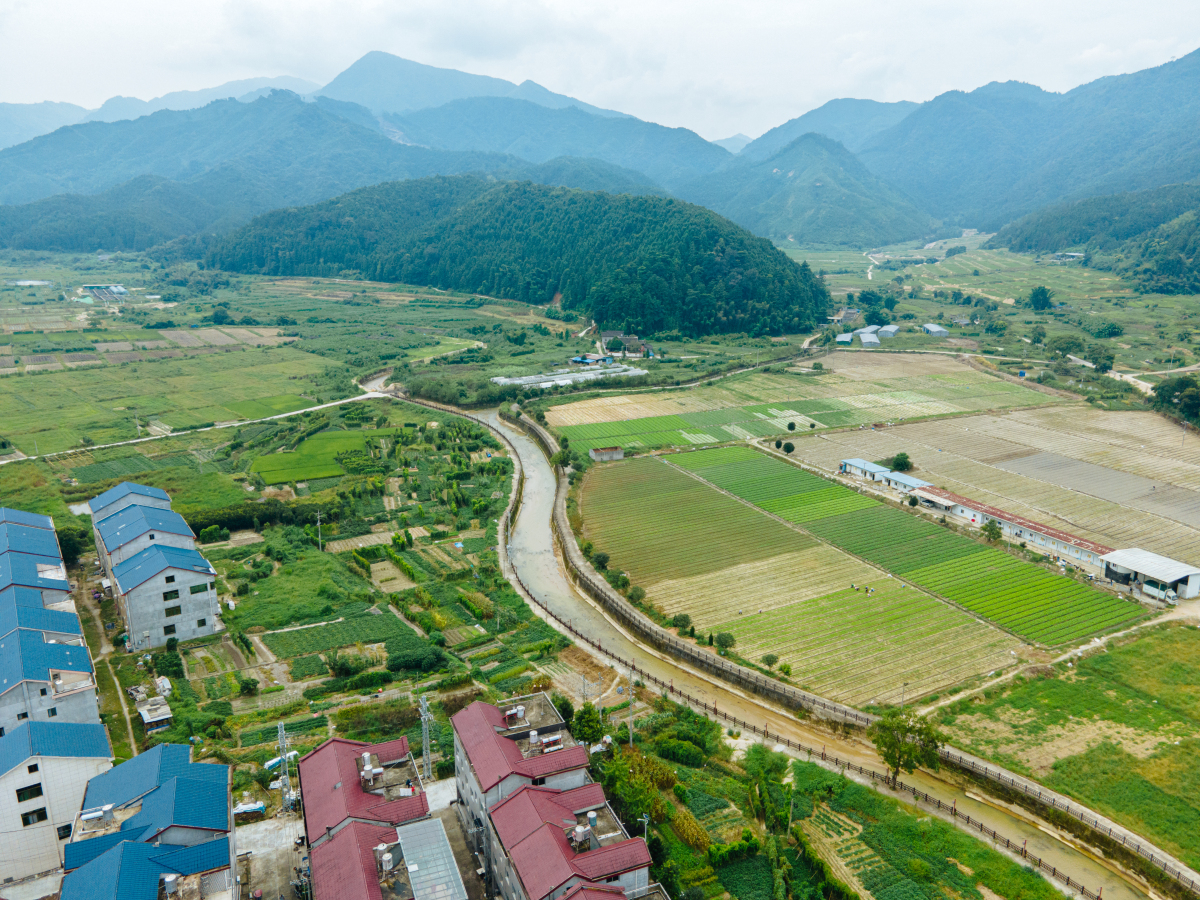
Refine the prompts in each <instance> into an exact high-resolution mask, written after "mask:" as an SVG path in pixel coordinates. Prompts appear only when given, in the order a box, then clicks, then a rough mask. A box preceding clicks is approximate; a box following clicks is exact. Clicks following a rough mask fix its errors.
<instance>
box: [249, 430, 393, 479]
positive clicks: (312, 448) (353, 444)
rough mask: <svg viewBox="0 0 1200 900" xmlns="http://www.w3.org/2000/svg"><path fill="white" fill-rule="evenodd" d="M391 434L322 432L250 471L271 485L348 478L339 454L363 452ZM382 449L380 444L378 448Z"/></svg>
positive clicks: (261, 459) (257, 462)
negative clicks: (369, 444)
mask: <svg viewBox="0 0 1200 900" xmlns="http://www.w3.org/2000/svg"><path fill="white" fill-rule="evenodd" d="M388 434H391V432H390V431H365V432H364V431H322V432H321V433H320V434H314V435H313V436H312V437H310V438H305V439H304V440H303V441H301V442H300V444H299V445H298V446H297V447H296V449H295V450H293V451H291V452H288V453H272V454H270V455H268V456H260V457H258V459H256V460H254V465H253V466H251V467H250V469H251V471H252V472H257V473H258V474H260V475H262V477H263V480H264V481H266V483H267V484H286V483H287V482H289V481H308V480H310V479H313V478H332V477H334V476H336V475H344V474H345V472H344V471H343V470H342V467H341V466H340V465H338V462H337V460H336V459H335V458H334V457H336V456H337V455H338V454H339V453H345V452H347V451H350V450H363V449H364V448H365V447H366V446H367V439H368V437H370V438H376V439H377V438H379V437H382V436H384V435H388ZM376 446H378V444H376Z"/></svg>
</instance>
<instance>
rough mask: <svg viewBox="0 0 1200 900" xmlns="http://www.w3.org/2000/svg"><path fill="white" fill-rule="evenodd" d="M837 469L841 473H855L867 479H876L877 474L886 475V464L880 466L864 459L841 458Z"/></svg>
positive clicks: (877, 478) (877, 477)
mask: <svg viewBox="0 0 1200 900" xmlns="http://www.w3.org/2000/svg"><path fill="white" fill-rule="evenodd" d="M838 471H839V472H840V473H841V474H843V475H855V476H857V477H859V478H865V479H867V480H868V481H878V480H879V476H881V475H886V474H887V473H888V471H889V469H888V467H887V466H880V465H877V464H876V463H873V462H867V461H866V460H865V459H843V460H842V464H841V465H840V466H839V467H838Z"/></svg>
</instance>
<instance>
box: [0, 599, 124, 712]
mask: <svg viewBox="0 0 1200 900" xmlns="http://www.w3.org/2000/svg"><path fill="white" fill-rule="evenodd" d="M50 612H51V611H50V610H38V609H28V608H22V609H20V610H19V611H18V612H17V614H16V616H17V617H18V618H24V619H26V620H28V619H29V618H30V617H31V615H32V616H39V615H40V616H45V615H46V614H48V613H50ZM61 615H64V616H67V617H68V618H71V619H75V625H76V627H77V626H78V621H79V620H78V619H77V618H76V617H74V616H70V615H69V614H68V613H62V614H61ZM62 624H63V626H64V627H65V626H66V625H68V624H69V623H67V622H63V623H62ZM54 721H58V722H78V723H83V724H88V723H94V722H99V721H100V707H99V704H98V702H97V699H96V679H95V675H94V670H93V669H92V660H91V656H90V655H89V654H88V648H87V645H86V644H85V643H84V642H83V638H82V637H80V636H79V635H78V634H75V635H71V634H64V633H62V632H55V631H46V630H43V629H42V628H33V627H20V626H19V627H17V628H14V629H12V630H11V631H9V632H8V634H6V635H3V636H0V735H3V734H5V733H7V732H9V731H12V730H13V729H15V728H16V727H17V726H18V725H21V724H22V723H25V722H54Z"/></svg>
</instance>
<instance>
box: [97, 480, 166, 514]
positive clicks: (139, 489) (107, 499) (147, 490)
mask: <svg viewBox="0 0 1200 900" xmlns="http://www.w3.org/2000/svg"><path fill="white" fill-rule="evenodd" d="M129 494H139V495H141V496H143V497H153V498H154V499H156V500H166V501H167V502H168V503H170V502H171V496H170V495H169V494H168V493H167V492H166V491H164V490H161V489H159V488H156V487H149V486H147V485H144V484H134V483H133V482H132V481H122V482H121V483H120V484H118V485H117V486H116V487H114V488H109V489H108V490H107V491H105V492H104V493H103V494H101V495H100V496H99V497H93V498H92V499H91V500H89V501H88V508H89V509H91V511H92V512H93V513H96V512H99V511H100V510H102V509H104V507H106V506H109V505H110V504H112V503H115V502H116V501H118V500H120V499H121V498H122V497H125V496H128V495H129Z"/></svg>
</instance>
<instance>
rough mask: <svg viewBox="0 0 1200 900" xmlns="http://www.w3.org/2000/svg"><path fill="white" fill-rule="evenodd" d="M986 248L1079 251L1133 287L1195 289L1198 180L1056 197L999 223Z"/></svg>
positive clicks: (1199, 282)
mask: <svg viewBox="0 0 1200 900" xmlns="http://www.w3.org/2000/svg"><path fill="white" fill-rule="evenodd" d="M989 246H992V247H1008V248H1009V249H1011V250H1018V251H1022V250H1023V251H1027V252H1054V251H1060V250H1072V249H1075V250H1084V251H1086V252H1087V257H1086V259H1087V263H1088V264H1089V265H1091V266H1093V267H1095V268H1100V269H1110V270H1115V271H1118V272H1121V273H1122V274H1124V275H1126V276H1128V277H1129V278H1132V279H1133V280H1134V281H1135V282H1136V283H1137V286H1138V290H1140V291H1145V292H1153V293H1161V294H1197V293H1200V184H1194V183H1193V184H1172V185H1167V186H1166V187H1161V188H1156V189H1154V190H1147V191H1134V192H1124V193H1120V194H1114V195H1111V196H1108V197H1092V198H1089V199H1087V200H1077V201H1074V202H1069V203H1057V204H1054V205H1052V206H1049V207H1047V208H1045V209H1041V210H1038V211H1037V212H1036V213H1032V214H1030V215H1028V216H1025V217H1024V218H1022V219H1019V220H1017V221H1016V222H1013V223H1012V224H1011V225H1007V226H1005V227H1004V228H1003V229H1001V230H1000V232H999V233H997V234H996V236H995V237H993V238H992V239H991V241H989Z"/></svg>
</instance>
